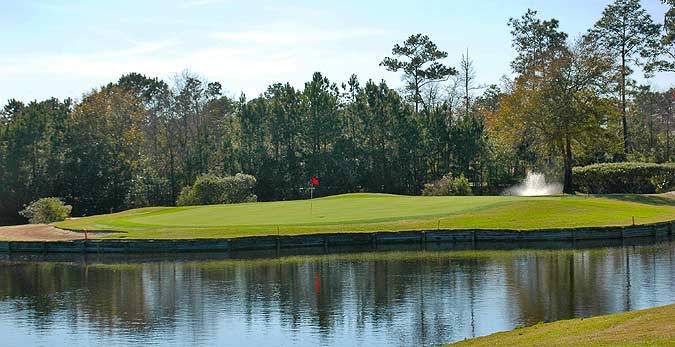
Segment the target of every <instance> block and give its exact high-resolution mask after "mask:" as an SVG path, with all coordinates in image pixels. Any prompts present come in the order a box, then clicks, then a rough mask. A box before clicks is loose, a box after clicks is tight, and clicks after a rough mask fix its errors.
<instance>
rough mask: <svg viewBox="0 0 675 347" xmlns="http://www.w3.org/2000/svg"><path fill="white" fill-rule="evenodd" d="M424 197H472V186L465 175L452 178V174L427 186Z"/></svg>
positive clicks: (423, 189) (423, 191)
mask: <svg viewBox="0 0 675 347" xmlns="http://www.w3.org/2000/svg"><path fill="white" fill-rule="evenodd" d="M422 195H426V196H431V195H471V185H470V184H469V180H468V179H467V178H466V177H464V174H460V175H459V177H452V174H450V173H448V174H447V175H444V176H443V177H441V178H440V179H439V180H438V181H435V182H433V183H427V184H425V185H424V188H422Z"/></svg>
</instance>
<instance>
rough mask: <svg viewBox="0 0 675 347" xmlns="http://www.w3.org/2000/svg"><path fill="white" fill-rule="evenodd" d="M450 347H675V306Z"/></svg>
mask: <svg viewBox="0 0 675 347" xmlns="http://www.w3.org/2000/svg"><path fill="white" fill-rule="evenodd" d="M450 346H457V347H479V346H561V347H572V346H575V347H576V346H579V347H581V346H584V347H585V346H588V347H593V346H675V305H669V306H663V307H657V308H653V309H649V310H642V311H633V312H626V313H619V314H613V315H607V316H600V317H594V318H587V319H572V320H564V321H559V322H553V323H547V324H537V325H535V326H532V327H528V328H521V329H516V330H513V331H509V332H503V333H496V334H492V335H489V336H485V337H479V338H475V339H470V340H465V341H461V342H458V343H455V344H452V345H450Z"/></svg>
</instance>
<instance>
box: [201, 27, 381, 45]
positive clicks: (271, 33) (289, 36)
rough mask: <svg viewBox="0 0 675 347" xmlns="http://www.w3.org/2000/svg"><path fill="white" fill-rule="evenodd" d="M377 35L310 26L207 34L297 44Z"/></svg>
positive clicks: (229, 40) (230, 40) (228, 39)
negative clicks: (326, 29)
mask: <svg viewBox="0 0 675 347" xmlns="http://www.w3.org/2000/svg"><path fill="white" fill-rule="evenodd" d="M379 35H382V32H381V31H373V30H367V29H358V30H348V31H321V30H316V29H312V28H294V29H293V28H278V30H275V29H268V30H253V31H234V32H215V33H212V34H210V35H209V36H210V37H211V38H214V39H218V40H220V41H222V42H226V43H248V44H265V45H297V44H314V43H321V42H333V41H343V40H355V39H362V38H367V37H374V36H379Z"/></svg>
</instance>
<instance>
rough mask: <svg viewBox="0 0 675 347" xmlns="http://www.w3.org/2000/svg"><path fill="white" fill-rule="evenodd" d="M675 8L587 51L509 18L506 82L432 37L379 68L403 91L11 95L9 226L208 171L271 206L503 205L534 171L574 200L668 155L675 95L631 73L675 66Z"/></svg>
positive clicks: (183, 77)
mask: <svg viewBox="0 0 675 347" xmlns="http://www.w3.org/2000/svg"><path fill="white" fill-rule="evenodd" d="M667 1H671V0H667ZM669 4H670V10H669V12H668V13H667V14H666V17H665V21H664V24H663V25H660V24H656V23H654V22H653V21H652V19H651V17H649V15H647V14H646V12H645V11H644V9H642V8H641V7H640V4H639V1H637V0H617V1H615V2H614V3H613V4H612V5H610V6H609V7H608V9H606V10H605V12H603V15H602V17H601V19H600V20H599V21H598V23H597V24H596V25H595V26H594V27H593V28H591V29H589V31H588V33H587V34H586V35H584V36H583V37H581V38H579V39H577V40H570V39H569V38H568V36H567V34H565V33H563V32H561V31H559V29H558V21H557V20H555V19H550V20H541V19H538V18H537V16H536V12H535V11H531V10H530V11H528V12H527V13H526V14H525V15H523V16H522V17H521V18H517V19H511V20H510V21H509V23H508V25H509V28H510V30H511V33H512V35H513V46H514V48H515V49H516V51H517V57H516V59H515V60H514V61H513V63H512V67H513V72H514V74H515V77H514V78H503V79H502V81H501V82H500V83H497V84H492V85H480V84H478V83H477V82H476V75H477V67H475V66H474V64H473V62H472V61H471V59H470V57H469V55H468V52H467V54H465V55H463V56H462V57H461V61H460V64H459V66H458V67H457V68H453V67H450V66H447V65H445V64H444V63H443V60H444V59H445V58H446V57H447V53H446V52H444V51H442V50H440V49H439V48H438V47H436V45H435V44H434V43H433V42H432V41H431V40H430V39H429V37H427V36H425V35H421V34H418V35H412V36H410V37H409V38H408V39H407V40H406V41H405V42H403V43H402V44H397V45H395V46H394V48H393V50H392V55H391V56H390V57H387V58H385V59H384V60H383V61H382V63H381V64H380V65H382V66H383V67H384V68H386V69H388V70H390V71H399V72H401V73H402V74H403V81H404V82H405V84H404V87H403V88H402V89H401V90H395V89H392V88H391V87H390V86H388V85H387V84H386V83H385V82H384V81H381V82H377V81H372V80H368V81H365V83H364V82H362V81H359V80H358V79H357V77H356V76H352V77H351V78H350V79H349V80H348V81H346V82H344V83H339V84H338V83H335V82H332V81H330V80H329V79H328V78H327V77H326V76H323V75H322V74H321V73H318V72H317V73H315V74H314V75H313V76H312V78H311V80H310V81H308V82H307V83H305V85H304V87H303V88H300V89H297V88H295V87H293V86H291V85H290V84H288V83H279V84H273V85H271V86H269V87H268V88H267V90H266V91H265V92H264V93H262V94H261V95H259V96H258V97H256V98H253V99H250V100H249V99H247V98H246V97H245V96H243V95H242V96H241V97H239V98H232V97H228V96H227V95H225V94H224V93H223V90H222V86H221V85H220V84H219V83H217V82H208V81H207V80H206V79H204V78H202V77H200V76H196V75H193V74H190V73H188V72H184V73H182V74H180V75H178V76H176V78H174V79H173V80H172V81H170V82H167V81H164V80H161V79H158V78H151V77H146V76H144V75H142V74H138V73H130V74H128V75H125V76H122V77H121V78H120V79H119V80H118V81H116V82H114V83H110V84H108V85H106V86H103V87H101V88H98V89H96V90H93V91H91V92H90V93H88V94H86V95H84V96H83V98H82V100H81V101H79V102H74V101H73V100H70V99H67V100H57V99H49V100H44V101H33V102H29V103H22V102H20V101H17V100H10V101H9V102H8V103H7V105H6V106H4V108H3V109H2V112H1V113H0V163H1V165H0V196H1V197H2V199H0V223H2V224H10V223H18V222H22V221H23V219H22V218H21V217H20V216H19V215H18V211H19V210H21V209H22V208H23V206H24V205H25V204H27V203H28V202H30V201H33V200H36V199H38V198H40V197H46V196H54V197H60V198H63V199H64V200H65V201H66V203H68V204H70V205H72V206H73V214H74V215H84V214H86V215H90V214H96V213H105V212H109V211H110V210H113V211H118V210H121V209H127V208H133V207H140V206H154V205H174V204H175V203H176V200H177V198H178V196H179V194H180V192H181V190H182V189H183V188H184V187H186V186H191V185H192V184H193V183H195V181H196V179H197V177H199V176H200V175H204V174H209V175H214V176H220V177H223V176H234V175H235V174H237V173H245V174H250V175H253V176H254V177H255V179H256V187H255V192H254V193H255V195H256V196H257V198H258V200H261V201H266V200H284V199H298V198H303V197H306V196H307V195H308V191H307V188H308V185H309V179H310V178H311V177H319V179H320V182H321V184H320V186H319V188H318V189H317V190H316V191H315V193H316V195H319V196H320V195H329V194H337V193H344V192H358V191H365V192H386V193H397V194H420V192H421V189H422V188H423V186H424V184H426V183H431V182H434V181H436V180H438V179H441V178H443V177H444V176H445V177H446V178H449V177H461V176H463V177H465V178H466V179H468V181H469V182H470V186H471V191H472V192H473V193H474V194H495V193H500V192H501V191H502V190H503V189H504V188H505V187H507V186H509V185H511V184H513V183H515V182H517V181H519V180H520V179H521V178H522V176H523V175H524V174H525V173H526V171H527V170H531V169H536V170H539V171H544V172H546V173H548V174H549V175H553V176H554V177H556V178H558V179H560V180H562V181H564V182H565V187H566V190H568V191H569V189H571V187H572V182H571V180H572V176H571V172H572V170H571V168H572V167H573V166H576V165H587V164H592V163H601V162H616V161H624V160H632V161H654V162H666V161H671V160H672V159H673V153H672V152H673V150H672V148H671V147H672V145H671V141H672V139H671V135H672V127H673V124H672V122H673V102H674V97H675V94H674V91H673V90H669V91H665V92H664V91H653V90H651V89H649V88H648V87H644V86H637V85H636V83H635V82H634V81H633V80H631V78H630V76H631V73H632V69H631V66H638V65H639V66H642V67H643V69H644V70H645V71H647V72H648V73H655V72H659V71H674V70H675V67H674V66H675V65H673V61H674V60H675V53H674V49H673V47H674V46H675V44H674V43H673V42H674V38H673V33H674V32H675V28H674V27H673V23H674V20H673V17H675V13H674V12H675V11H673V9H672V6H673V4H672V2H669ZM626 18H628V19H630V20H627V21H626V20H625V19H626ZM617 20H621V21H625V23H624V22H621V23H624V24H625V27H626V28H627V29H630V30H633V31H630V30H629V34H630V36H626V37H623V39H625V40H624V41H622V40H621V39H622V38H621V37H619V38H617V37H613V36H612V35H614V34H615V33H616V31H614V30H612V28H614V27H616V25H620V24H621V23H618V22H617ZM617 23H618V24H617ZM622 44H623V45H624V48H625V47H630V50H626V49H623V50H621V49H620V47H621V45H622ZM617 47H618V48H617ZM636 63H637V64H636Z"/></svg>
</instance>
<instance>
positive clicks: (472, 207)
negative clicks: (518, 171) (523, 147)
mask: <svg viewBox="0 0 675 347" xmlns="http://www.w3.org/2000/svg"><path fill="white" fill-rule="evenodd" d="M633 217H635V223H636V224H646V223H655V222H662V221H670V220H674V219H675V200H673V199H672V198H671V197H670V196H669V195H608V196H548V197H513V196H471V197H464V196H462V197H459V196H458V197H448V196H444V197H426V196H424V197H423V196H401V195H388V194H365V193H359V194H344V195H337V196H331V197H325V198H319V199H314V200H313V201H311V202H310V201H309V200H296V201H279V202H262V203H245V204H232V205H209V206H188V207H151V208H141V209H135V210H129V211H125V212H120V213H114V214H106V215H99V216H91V217H83V218H74V219H69V220H67V221H64V222H59V223H56V224H55V225H56V226H57V227H59V228H63V229H70V230H79V231H82V230H88V231H96V230H99V231H100V230H105V231H117V232H120V233H118V234H114V235H109V236H106V238H128V239H191V238H233V237H245V236H264V235H277V234H278V235H300V234H314V233H329V232H372V231H400V230H436V229H438V228H440V229H515V230H532V229H551V228H574V227H598V226H621V225H630V224H632V222H633Z"/></svg>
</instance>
